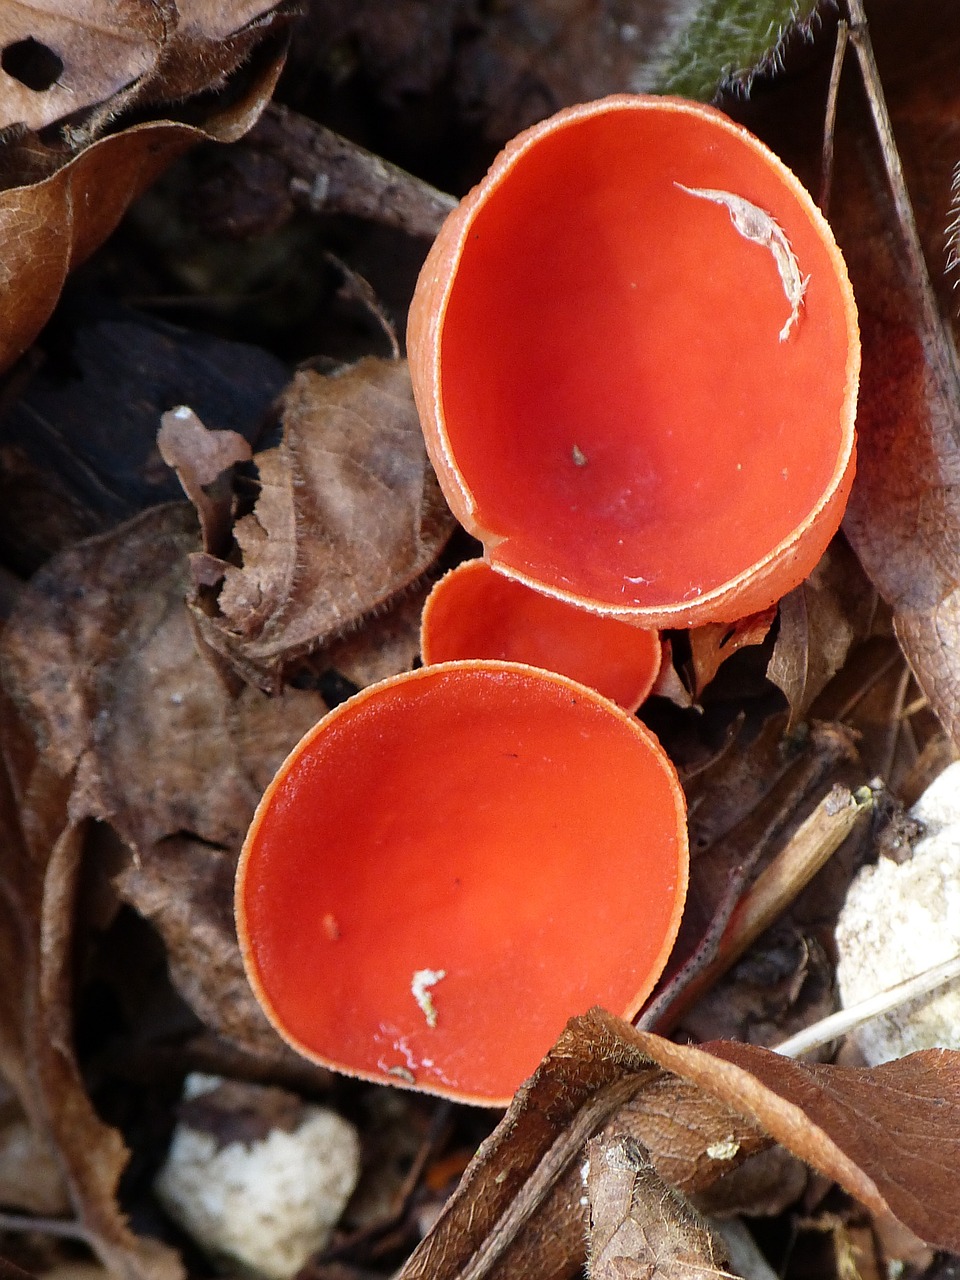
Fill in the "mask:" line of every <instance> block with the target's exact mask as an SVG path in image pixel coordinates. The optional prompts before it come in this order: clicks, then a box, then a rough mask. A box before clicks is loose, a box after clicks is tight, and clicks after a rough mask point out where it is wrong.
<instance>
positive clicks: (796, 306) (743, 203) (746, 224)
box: [674, 182, 810, 342]
mask: <svg viewBox="0 0 960 1280" xmlns="http://www.w3.org/2000/svg"><path fill="white" fill-rule="evenodd" d="M674 185H675V186H677V187H679V188H680V190H681V191H685V192H686V193H687V195H690V196H697V198H698V199H700V200H711V201H713V203H714V204H719V205H723V207H724V208H725V209H726V210H727V212H728V213H729V214H730V221H731V222H732V223H733V225H734V227H735V229H736V230H737V231H738V232H739V233H740V235H742V236H743V238H744V239H745V240H750V241H752V242H753V243H754V244H759V245H761V246H762V247H763V248H764V249H769V251H770V253H771V254H772V255H773V260H774V262H775V263H776V267H777V272H778V274H779V276H780V283H781V284H782V285H783V292H784V293H785V294H786V298H787V302H788V303H789V304H790V314H789V315H788V316H787V319H786V321H785V322H784V326H783V328H782V329H781V330H780V341H781V342H786V340H787V339H788V338H789V337H790V332H791V330H792V329H793V327H794V325H795V324H796V323H797V321H798V320H799V319H800V307H801V305H802V303H803V295H804V294H805V293H806V291H807V285H808V284H809V283H810V277H809V276H803V275H801V274H800V264H799V262H797V255H796V254H795V253H794V252H793V249H792V248H791V247H790V241H789V240H788V239H787V237H786V234H785V233H784V230H783V228H782V227H781V226H780V224H779V223H778V222H777V221H776V220H775V219H774V218H773V217H771V215H770V214H769V213H767V212H766V211H765V210H763V209H761V208H759V206H758V205H755V204H751V202H750V201H749V200H745V199H744V198H743V196H735V195H734V194H733V192H732V191H715V190H714V189H713V188H712V187H686V186H684V184H683V183H682V182H677V183H675V184H674Z"/></svg>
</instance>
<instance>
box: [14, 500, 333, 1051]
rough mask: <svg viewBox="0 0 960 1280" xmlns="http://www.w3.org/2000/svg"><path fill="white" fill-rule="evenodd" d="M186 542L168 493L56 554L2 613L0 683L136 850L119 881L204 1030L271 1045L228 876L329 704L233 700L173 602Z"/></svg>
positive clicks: (54, 760) (75, 804) (181, 584)
mask: <svg viewBox="0 0 960 1280" xmlns="http://www.w3.org/2000/svg"><path fill="white" fill-rule="evenodd" d="M196 545H197V533H196V523H195V519H194V517H193V515H192V513H191V512H190V510H189V508H187V507H186V506H184V505H176V506H168V507H160V508H154V509H152V510H150V511H148V512H146V513H144V515H142V516H140V517H138V518H137V519H135V520H133V521H130V522H128V523H127V524H126V525H123V526H120V527H119V528H118V529H117V530H115V531H113V532H112V533H110V534H107V535H104V536H102V537H99V538H93V539H89V540H88V541H87V542H84V543H81V544H79V545H78V546H77V547H76V548H74V549H72V550H71V551H68V552H65V553H62V554H61V555H60V556H58V557H56V558H55V559H54V560H53V561H51V563H50V564H49V565H48V566H47V567H46V568H45V569H43V570H41V572H40V573H39V574H37V575H36V576H35V577H34V579H33V580H32V582H31V583H30V585H29V586H28V587H27V588H26V589H25V591H24V594H23V597H22V598H21V601H20V607H19V608H18V609H17V610H16V611H15V613H14V615H13V616H12V618H11V620H10V622H9V624H8V627H7V631H6V633H5V637H4V643H3V647H2V658H3V672H4V680H5V683H6V685H7V688H8V689H10V690H11V691H12V692H13V693H14V696H15V697H16V699H17V702H18V705H19V707H20V709H21V713H22V714H23V716H24V717H25V719H26V720H27V722H28V723H29V725H30V727H31V729H32V732H33V734H34V736H35V738H36V740H37V742H38V743H39V744H41V745H42V747H43V750H44V752H45V758H46V760H47V762H48V763H49V765H50V766H51V768H53V769H54V770H55V771H56V773H57V774H58V775H59V776H60V777H62V778H64V779H66V780H67V783H68V785H69V790H68V792H67V793H66V798H65V804H66V806H67V807H68V808H69V812H70V815H71V816H72V817H73V819H74V821H75V822H76V821H80V820H81V819H83V818H84V817H94V818H98V819H101V820H103V821H106V822H109V823H110V825H111V826H112V827H113V828H114V830H115V831H116V832H117V834H118V835H119V836H120V838H121V840H122V841H123V842H124V844H125V845H126V846H127V847H128V848H129V849H130V850H131V851H132V852H133V855H134V856H133V858H132V859H131V860H130V862H129V864H128V866H127V867H126V869H125V870H123V871H122V872H121V874H120V876H119V879H118V887H119V889H120V892H121V894H122V895H123V896H124V897H125V898H126V899H127V900H128V901H129V902H130V903H131V904H132V905H134V906H135V907H136V908H137V909H138V910H140V911H141V912H142V914H144V915H145V916H147V917H149V918H150V919H151V920H153V922H154V924H155V925H156V927H157V928H158V930H159V932H160V933H161V935H162V936H163V937H164V940H165V942H166V944H167V947H168V953H169V956H170V964H171V970H172V974H173V978H174V981H175V983H176V985H177V986H178V987H179V989H180V991H181V993H182V994H183V995H184V997H185V998H186V999H187V1001H188V1002H189V1003H190V1004H191V1005H192V1006H193V1007H194V1009H195V1010H196V1011H197V1012H198V1014H199V1015H200V1016H201V1017H202V1018H203V1019H204V1021H205V1022H206V1023H207V1024H208V1025H209V1026H210V1027H212V1028H214V1029H216V1030H218V1031H220V1032H222V1033H223V1034H224V1035H227V1036H229V1037H231V1038H232V1039H233V1040H234V1041H235V1042H237V1043H238V1044H241V1045H243V1046H245V1047H249V1048H251V1049H253V1050H254V1051H256V1052H262V1051H264V1050H265V1049H270V1050H273V1051H276V1048H277V1044H278V1042H277V1040H276V1037H275V1035H274V1033H273V1032H272V1030H270V1028H269V1027H268V1025H267V1023H266V1020H265V1019H264V1017H263V1015H262V1014H261V1013H260V1010H259V1007H258V1006H257V1005H256V1002H255V1001H254V999H253V996H252V994H251V993H250V990H249V986H248V984H247V982H246V979H245V977H244V974H243V969H242V965H241V961H240V955H239V950H238V948H237V944H236V936H235V933H234V928H233V913H232V882H233V876H234V872H235V867H236V858H237V854H238V852H239V847H240V843H241V841H242V839H243V836H244V834H245V832H246V828H247V826H248V825H249V822H250V819H251V818H252V816H253V811H254V808H255V806H256V804H257V802H258V800H259V798H260V796H261V794H262V792H263V790H264V788H265V787H266V785H267V783H268V782H269V781H270V778H271V777H272V776H273V773H274V772H275V771H276V769H277V768H278V766H279V765H280V763H281V761H282V760H283V758H284V756H285V755H286V754H287V752H288V751H289V750H290V749H291V747H292V746H293V745H294V743H295V742H296V741H297V740H298V739H299V738H300V737H301V736H302V734H303V733H305V732H306V730H307V729H308V728H310V727H312V725H313V724H315V723H316V721H317V720H318V719H319V718H320V716H321V715H322V714H323V712H324V710H325V706H324V703H323V701H322V699H321V698H320V697H319V695H317V694H315V693H310V692H307V691H293V690H291V691H288V692H287V693H286V694H285V695H284V696H283V697H282V698H277V699H269V698H266V697H265V696H264V695H263V694H261V693H259V692H258V691H257V690H255V689H252V688H247V689H245V690H244V691H243V692H242V693H241V694H240V696H239V697H237V698H232V697H230V695H229V694H228V692H227V691H226V689H225V688H224V687H223V685H222V684H221V682H220V681H219V679H218V678H217V677H216V675H215V673H214V672H213V670H212V668H211V667H210V665H209V664H208V663H207V662H206V660H205V659H204V658H203V657H202V656H201V654H200V653H199V652H198V650H197V646H196V644H195V642H194V639H193V632H192V627H191V622H190V616H189V613H188V611H187V609H186V607H185V605H184V595H185V592H186V587H187V575H188V557H189V555H190V553H191V552H192V551H193V550H194V549H195V547H196ZM66 604H69V606H70V607H69V608H65V605H66ZM60 820H61V821H65V820H66V812H62V813H61V815H60ZM66 905H69V904H66Z"/></svg>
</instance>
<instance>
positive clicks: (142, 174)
mask: <svg viewBox="0 0 960 1280" xmlns="http://www.w3.org/2000/svg"><path fill="white" fill-rule="evenodd" d="M281 65H282V63H281V61H280V60H278V59H276V58H274V60H273V62H272V63H271V64H270V65H269V66H268V67H267V69H266V70H265V71H263V72H262V73H260V74H259V75H258V76H257V78H256V80H255V82H254V84H253V85H252V86H251V87H250V89H249V90H248V91H247V93H246V94H245V95H244V97H243V98H242V100H240V101H238V102H237V103H234V104H232V105H231V106H230V107H229V108H227V109H225V110H222V111H221V113H220V114H219V115H213V116H212V117H211V118H210V119H208V120H207V121H206V123H205V125H204V127H203V128H198V127H196V126H194V125H186V124H179V123H177V122H175V121H170V120H161V121H156V122H153V123H147V124H138V125H133V126H131V127H130V128H128V129H125V130H123V131H122V132H120V133H115V134H111V135H110V136H109V137H105V138H102V139H101V140H100V141H99V142H95V143H94V144H93V145H91V146H89V147H87V148H86V149H85V150H83V151H81V152H80V153H79V154H78V155H76V156H75V157H74V158H73V159H72V160H70V161H69V162H68V163H66V164H62V166H61V167H59V168H56V170H55V171H54V172H53V173H51V174H49V175H48V176H46V177H44V178H43V179H42V180H41V181H37V182H33V183H31V184H30V185H23V186H11V187H10V188H9V189H8V190H4V191H0V290H2V293H3V297H4V307H3V309H2V311H0V369H4V368H6V367H7V366H8V365H9V364H10V363H11V362H12V361H13V360H15V359H16V357H17V356H19V355H20V354H21V352H23V351H24V350H25V349H26V348H27V347H28V346H29V345H30V343H31V342H32V341H33V339H34V338H35V337H36V335H37V334H38V333H39V331H40V329H41V328H42V327H43V325H44V324H45V323H46V321H47V319H48V318H49V317H50V315H51V313H52V311H53V308H54V306H55V305H56V302H57V299H58V298H59V296H60V291H61V289H62V288H63V284H64V281H65V280H66V278H67V275H68V273H69V272H70V271H71V270H72V269H73V268H74V267H76V266H77V265H78V264H79V263H81V262H83V261H84V259H86V258H88V257H89V256H90V254H91V253H92V252H93V250H94V249H96V248H97V247H98V246H99V245H100V244H102V242H103V241H104V240H105V239H106V238H107V236H109V235H110V233H111V232H112V231H113V229H114V228H115V227H116V225H117V223H118V222H119V220H120V218H121V216H122V214H123V212H124V210H125V209H126V208H127V206H128V205H129V204H130V202H131V201H132V200H133V199H134V198H135V197H136V196H138V195H139V194H140V193H141V192H142V191H144V190H145V189H146V188H147V187H148V186H149V185H150V183H151V182H153V180H154V179H155V178H156V177H157V176H158V175H159V174H160V173H162V172H163V170H164V169H165V168H166V167H167V165H168V164H170V163H171V161H173V160H174V159H176V157H177V156H179V155H181V154H182V153H183V152H184V151H185V150H186V149H187V148H188V147H190V146H192V145H193V144H194V143H196V142H199V141H201V140H204V139H207V140H211V139H212V140H216V141H221V142H228V141H232V140H233V139H234V138H237V137H240V136H241V135H242V134H243V133H245V132H246V130H247V129H249V128H250V126H251V125H252V124H253V123H254V121H255V120H256V118H257V116H258V115H259V114H260V112H261V111H262V110H263V107H264V106H265V104H266V102H267V101H268V99H269V97H270V95H271V93H272V92H273V88H274V85H275V84H276V79H277V76H278V75H279V74H280V68H281Z"/></svg>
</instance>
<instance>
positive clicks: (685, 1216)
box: [582, 1134, 728, 1280]
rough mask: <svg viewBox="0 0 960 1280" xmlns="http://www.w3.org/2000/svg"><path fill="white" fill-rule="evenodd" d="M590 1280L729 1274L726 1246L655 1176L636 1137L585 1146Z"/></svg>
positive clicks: (700, 1279) (698, 1279)
mask: <svg viewBox="0 0 960 1280" xmlns="http://www.w3.org/2000/svg"><path fill="white" fill-rule="evenodd" d="M582 1176H583V1182H584V1186H585V1188H586V1193H587V1199H588V1200H589V1202H590V1228H589V1231H590V1234H589V1243H588V1250H589V1254H588V1265H587V1274H588V1275H589V1276H590V1278H591V1280H681V1278H683V1280H710V1277H716V1276H721V1275H726V1274H728V1273H727V1272H725V1271H724V1270H723V1268H722V1267H721V1266H720V1265H718V1264H719V1261H720V1259H721V1258H722V1249H720V1248H718V1246H717V1244H716V1242H715V1241H714V1239H713V1237H712V1236H711V1234H710V1231H709V1229H708V1227H707V1225H706V1223H705V1222H704V1221H703V1219H702V1218H701V1217H700V1215H699V1214H698V1213H697V1212H696V1211H695V1210H694V1209H693V1207H692V1206H691V1205H690V1203H689V1201H687V1200H685V1199H684V1198H683V1196H681V1195H680V1194H679V1193H678V1192H676V1191H675V1190H674V1189H673V1188H672V1187H670V1186H668V1185H667V1184H666V1183H665V1182H664V1181H663V1179H662V1178H661V1177H659V1176H658V1174H657V1172H656V1170H655V1169H654V1168H653V1165H652V1164H651V1163H650V1160H649V1158H648V1156H647V1155H646V1152H645V1151H644V1150H643V1147H642V1146H641V1145H640V1143H639V1142H637V1141H636V1139H634V1138H627V1137H621V1136H616V1137H615V1136H612V1135H608V1134H604V1135H602V1136H600V1137H597V1138H591V1139H590V1141H589V1142H588V1143H587V1146H586V1153H585V1159H584V1162H583V1166H582Z"/></svg>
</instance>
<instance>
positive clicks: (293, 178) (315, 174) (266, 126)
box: [244, 103, 457, 240]
mask: <svg viewBox="0 0 960 1280" xmlns="http://www.w3.org/2000/svg"><path fill="white" fill-rule="evenodd" d="M244 145H245V146H248V147H250V148H252V149H254V150H257V151H265V152H267V153H269V154H270V155H271V156H273V157H274V158H275V159H277V160H279V161H280V162H281V163H282V164H283V165H284V167H285V168H286V170H287V175H288V184H289V191H290V194H291V196H292V198H293V199H294V201H295V202H296V203H297V204H299V205H300V206H301V207H302V208H305V209H307V210H309V211H310V212H311V213H347V214H352V215H354V216H355V217H358V218H366V219H369V220H371V221H373V222H379V223H382V224H383V225H385V226H390V227H396V228H397V229H398V230H400V231H404V232H406V234H407V235H411V236H418V237H421V238H423V239H428V240H432V239H433V237H434V236H435V235H436V234H437V232H438V231H439V230H440V227H441V225H442V223H443V222H444V220H445V219H446V217H447V215H448V214H449V213H450V211H451V210H452V209H453V208H455V207H456V203H457V202H456V200H455V199H454V198H453V196H449V195H447V194H446V193H445V192H443V191H438V190H437V189H436V187H432V186H430V184H429V183H427V182H422V181H421V180H420V179H419V178H415V177H414V176H413V174H410V173H407V172H406V170H405V169H401V168H399V167H398V166H397V165H393V164H389V163H388V162H387V161H386V160H383V159H381V158H380V156H377V155H374V154H373V153H372V152H370V151H366V150H365V149H364V148H363V147H360V146H358V145H357V144H356V143H355V142H350V141H349V140H348V139H347V138H342V137H341V136H340V135H339V134H337V133H334V132H333V131H332V130H331V129H327V128H325V127H324V126H323V125H322V124H317V123H316V121H314V120H310V119H308V118H307V117H306V116H301V115H298V114H297V112H295V111H290V110H289V109H288V108H286V107H281V106H279V105H277V104H276V103H272V104H271V105H270V106H269V107H268V108H267V110H266V111H265V112H264V113H263V115H262V116H261V117H260V120H259V121H258V123H257V125H256V126H255V127H254V128H253V129H252V130H251V131H250V133H249V134H248V135H247V138H246V139H245V142H244Z"/></svg>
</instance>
